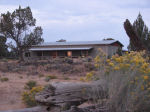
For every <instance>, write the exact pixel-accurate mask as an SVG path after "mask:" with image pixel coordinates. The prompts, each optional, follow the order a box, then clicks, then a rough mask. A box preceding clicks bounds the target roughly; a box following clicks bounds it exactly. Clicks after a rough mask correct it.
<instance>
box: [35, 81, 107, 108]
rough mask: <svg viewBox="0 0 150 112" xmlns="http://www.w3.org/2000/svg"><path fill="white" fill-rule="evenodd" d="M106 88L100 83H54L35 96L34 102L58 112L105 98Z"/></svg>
mask: <svg viewBox="0 0 150 112" xmlns="http://www.w3.org/2000/svg"><path fill="white" fill-rule="evenodd" d="M106 97H107V94H106V88H105V89H104V88H103V87H102V85H101V83H100V82H94V83H70V82H66V83H55V84H52V85H49V86H47V87H46V88H45V90H44V91H42V92H41V93H39V94H37V95H36V96H35V99H36V101H37V102H38V103H39V104H41V105H45V106H48V110H51V108H52V107H57V108H60V110H67V109H70V107H71V106H78V105H80V104H82V103H84V102H86V101H88V100H97V99H102V98H106Z"/></svg>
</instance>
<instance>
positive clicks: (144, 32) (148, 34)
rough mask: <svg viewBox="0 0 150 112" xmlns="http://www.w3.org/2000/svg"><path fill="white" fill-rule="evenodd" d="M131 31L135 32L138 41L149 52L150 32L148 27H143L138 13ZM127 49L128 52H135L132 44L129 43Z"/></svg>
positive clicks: (143, 24)
mask: <svg viewBox="0 0 150 112" xmlns="http://www.w3.org/2000/svg"><path fill="white" fill-rule="evenodd" d="M132 27H133V30H134V31H135V32H136V34H137V36H138V38H139V40H140V41H141V42H142V43H143V44H144V45H145V46H146V47H147V48H148V50H149V51H150V44H149V43H150V31H149V30H148V27H147V26H146V25H145V23H144V21H143V19H142V16H141V14H140V13H139V15H138V17H137V19H136V20H135V21H134V23H133V25H132ZM128 49H129V50H130V51H135V50H136V48H135V46H134V45H133V43H132V42H131V41H130V44H129V46H128Z"/></svg>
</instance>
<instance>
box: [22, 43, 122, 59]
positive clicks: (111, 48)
mask: <svg viewBox="0 0 150 112" xmlns="http://www.w3.org/2000/svg"><path fill="white" fill-rule="evenodd" d="M66 47H67V48H73V47H93V48H92V49H91V50H88V55H89V56H92V57H93V58H94V57H96V56H97V55H98V53H99V50H98V49H99V48H100V49H102V50H103V51H104V53H105V54H106V57H111V56H112V55H114V54H115V53H116V52H117V50H118V48H119V47H120V46H117V45H72V46H68V45H67V46H61V48H66ZM33 48H34V47H33ZM36 48H37V47H36ZM38 48H60V46H42V47H38ZM41 52H42V51H41ZM50 52H54V51H47V52H46V51H43V56H48V57H50V56H52V53H50ZM81 54H82V52H81V50H80V51H79V50H78V51H75V50H74V51H72V56H81ZM30 56H31V57H37V51H34V52H33V51H30ZM57 56H67V51H59V52H57ZM24 58H28V57H24Z"/></svg>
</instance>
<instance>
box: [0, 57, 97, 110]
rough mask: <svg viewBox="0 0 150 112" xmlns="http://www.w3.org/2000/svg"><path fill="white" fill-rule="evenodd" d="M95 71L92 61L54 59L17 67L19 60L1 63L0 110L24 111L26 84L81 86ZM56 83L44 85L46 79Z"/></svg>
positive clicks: (21, 64) (1, 61)
mask: <svg viewBox="0 0 150 112" xmlns="http://www.w3.org/2000/svg"><path fill="white" fill-rule="evenodd" d="M92 70H95V69H94V65H93V63H92V62H91V61H89V59H53V60H43V61H30V62H25V63H18V61H17V60H0V79H1V78H4V77H6V78H8V79H9V80H8V81H5V82H2V81H1V80H0V110H13V109H22V108H25V107H26V106H25V105H24V104H23V102H22V100H21V94H22V93H23V92H24V91H25V89H24V86H25V84H26V83H27V82H28V81H30V80H34V81H36V82H37V84H38V85H39V86H44V85H47V84H50V83H53V82H78V81H79V82H80V78H81V77H83V76H85V75H86V73H87V72H90V71H92ZM49 75H50V76H56V79H51V80H50V81H49V82H46V81H45V78H46V76H49Z"/></svg>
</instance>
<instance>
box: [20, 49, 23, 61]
mask: <svg viewBox="0 0 150 112" xmlns="http://www.w3.org/2000/svg"><path fill="white" fill-rule="evenodd" d="M22 61H24V58H23V50H22V49H20V50H19V62H22Z"/></svg>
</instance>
